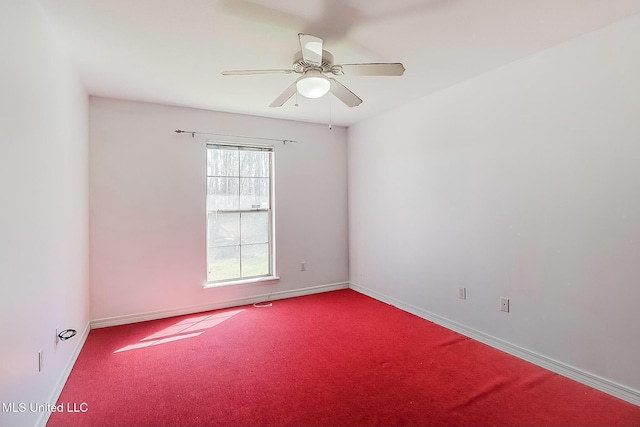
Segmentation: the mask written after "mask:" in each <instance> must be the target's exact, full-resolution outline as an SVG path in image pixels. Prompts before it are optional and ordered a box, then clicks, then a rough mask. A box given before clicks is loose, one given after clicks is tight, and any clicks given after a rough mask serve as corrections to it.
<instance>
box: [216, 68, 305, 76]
mask: <svg viewBox="0 0 640 427" xmlns="http://www.w3.org/2000/svg"><path fill="white" fill-rule="evenodd" d="M295 72H296V70H279V69H272V70H228V71H223V72H222V75H223V76H250V75H254V74H291V73H295Z"/></svg>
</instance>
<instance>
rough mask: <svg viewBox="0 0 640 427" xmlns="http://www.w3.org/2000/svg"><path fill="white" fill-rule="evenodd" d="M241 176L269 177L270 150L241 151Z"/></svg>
mask: <svg viewBox="0 0 640 427" xmlns="http://www.w3.org/2000/svg"><path fill="white" fill-rule="evenodd" d="M240 176H241V177H262V178H268V177H269V152H265V151H240Z"/></svg>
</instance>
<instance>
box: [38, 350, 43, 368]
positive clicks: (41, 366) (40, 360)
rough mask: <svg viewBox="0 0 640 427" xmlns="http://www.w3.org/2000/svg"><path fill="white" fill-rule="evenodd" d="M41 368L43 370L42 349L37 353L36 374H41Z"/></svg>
mask: <svg viewBox="0 0 640 427" xmlns="http://www.w3.org/2000/svg"><path fill="white" fill-rule="evenodd" d="M43 368H44V349H43V348H41V349H40V351H38V372H42V369H43Z"/></svg>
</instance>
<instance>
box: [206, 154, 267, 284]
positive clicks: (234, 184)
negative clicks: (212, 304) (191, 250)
mask: <svg viewBox="0 0 640 427" xmlns="http://www.w3.org/2000/svg"><path fill="white" fill-rule="evenodd" d="M272 164H273V151H272V148H270V147H249V146H236V145H218V144H215V145H214V144H210V145H207V282H208V283H218V282H230V281H241V280H244V279H251V278H259V277H264V276H273V271H274V265H273V264H274V263H273V239H272V223H273V217H272V212H273V210H272V200H271V195H272V191H271V187H272V173H271V170H272Z"/></svg>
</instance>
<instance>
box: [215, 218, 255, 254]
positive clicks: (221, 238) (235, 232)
mask: <svg viewBox="0 0 640 427" xmlns="http://www.w3.org/2000/svg"><path fill="white" fill-rule="evenodd" d="M208 220H209V225H208V231H209V236H208V240H207V242H208V243H207V244H208V245H209V247H214V246H232V245H239V244H240V214H239V213H224V214H221V213H210V214H209V215H208ZM260 243H262V242H260Z"/></svg>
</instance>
